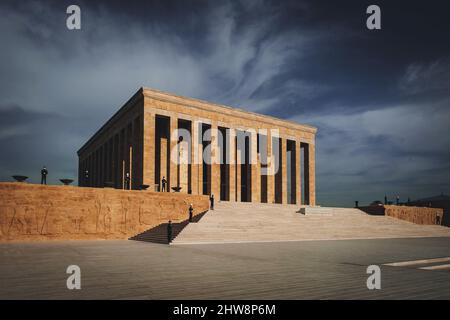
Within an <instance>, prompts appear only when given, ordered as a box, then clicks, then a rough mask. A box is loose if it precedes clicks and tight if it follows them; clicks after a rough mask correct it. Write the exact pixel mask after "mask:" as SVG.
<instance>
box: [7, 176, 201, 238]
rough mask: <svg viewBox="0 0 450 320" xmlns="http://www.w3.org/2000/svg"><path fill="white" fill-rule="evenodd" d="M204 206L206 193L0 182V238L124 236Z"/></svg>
mask: <svg viewBox="0 0 450 320" xmlns="http://www.w3.org/2000/svg"><path fill="white" fill-rule="evenodd" d="M190 203H192V204H193V206H194V215H196V214H199V213H201V212H204V211H206V210H208V209H209V200H208V197H207V196H202V195H188V194H183V193H165V192H151V191H137V190H118V189H110V188H80V187H74V186H42V185H36V184H28V183H0V241H16V240H18V241H33V240H53V239H55V240H63V239H64V240H66V239H128V238H129V237H131V236H134V235H136V234H138V233H140V232H143V231H145V230H147V229H150V228H152V227H155V226H157V225H159V224H160V223H164V222H167V221H168V220H172V221H173V222H177V221H182V220H186V219H188V216H189V211H188V208H189V204H190Z"/></svg>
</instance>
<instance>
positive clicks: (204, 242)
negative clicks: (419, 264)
mask: <svg viewBox="0 0 450 320" xmlns="http://www.w3.org/2000/svg"><path fill="white" fill-rule="evenodd" d="M442 237H444V238H445V237H449V236H442ZM419 238H436V236H434V235H430V236H424V235H420V236H398V237H396V236H387V237H384V236H380V237H361V238H321V239H285V240H230V241H228V240H227V241H219V240H217V241H192V242H190V241H183V242H177V241H176V240H175V241H174V242H171V243H170V244H169V245H170V246H182V245H198V244H239V243H272V242H273V243H275V242H310V241H342V240H383V239H419ZM449 259H450V257H449ZM448 261H450V260H448ZM395 263H398V262H395ZM384 265H390V266H392V265H391V264H384Z"/></svg>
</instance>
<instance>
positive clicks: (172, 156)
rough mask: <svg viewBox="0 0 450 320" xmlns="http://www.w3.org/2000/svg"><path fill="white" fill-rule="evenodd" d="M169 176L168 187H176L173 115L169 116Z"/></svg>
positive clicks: (175, 129) (175, 148)
mask: <svg viewBox="0 0 450 320" xmlns="http://www.w3.org/2000/svg"><path fill="white" fill-rule="evenodd" d="M169 139H170V147H169V148H170V165H169V167H170V178H169V179H167V181H168V189H169V191H172V189H171V188H172V187H176V186H177V183H178V174H177V164H178V118H177V117H176V116H175V115H172V116H170V138H169Z"/></svg>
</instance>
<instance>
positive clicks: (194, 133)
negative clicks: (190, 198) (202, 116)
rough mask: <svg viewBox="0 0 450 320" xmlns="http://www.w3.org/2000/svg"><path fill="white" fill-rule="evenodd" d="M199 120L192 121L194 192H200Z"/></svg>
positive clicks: (192, 186) (192, 184) (192, 180)
mask: <svg viewBox="0 0 450 320" xmlns="http://www.w3.org/2000/svg"><path fill="white" fill-rule="evenodd" d="M198 127H199V126H198V122H197V121H195V120H192V122H191V188H192V194H200V192H199V191H200V189H199V181H198V171H199V162H200V160H201V159H200V156H199V148H198V147H199V146H198V138H199V132H198Z"/></svg>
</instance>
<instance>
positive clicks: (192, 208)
mask: <svg viewBox="0 0 450 320" xmlns="http://www.w3.org/2000/svg"><path fill="white" fill-rule="evenodd" d="M193 213H194V207H193V206H192V203H191V205H190V206H189V222H192V214H193Z"/></svg>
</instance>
